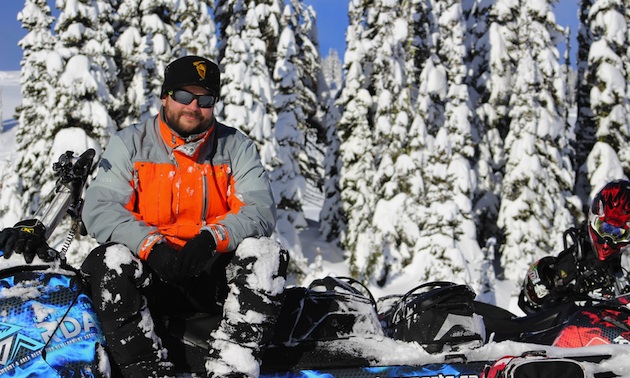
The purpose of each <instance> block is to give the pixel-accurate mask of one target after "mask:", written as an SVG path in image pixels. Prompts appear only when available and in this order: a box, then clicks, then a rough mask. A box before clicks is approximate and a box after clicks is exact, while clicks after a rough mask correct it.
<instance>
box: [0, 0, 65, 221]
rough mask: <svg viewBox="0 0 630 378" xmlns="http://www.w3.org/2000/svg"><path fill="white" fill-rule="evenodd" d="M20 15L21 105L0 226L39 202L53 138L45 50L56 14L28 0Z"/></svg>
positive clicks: (4, 178) (51, 40)
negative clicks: (22, 30)
mask: <svg viewBox="0 0 630 378" xmlns="http://www.w3.org/2000/svg"><path fill="white" fill-rule="evenodd" d="M18 20H19V21H20V22H21V23H22V27H23V28H25V29H26V30H27V34H26V35H25V36H24V38H22V39H21V40H20V42H19V45H20V47H22V50H23V58H22V61H21V62H20V66H21V72H20V84H21V86H22V104H21V105H20V106H18V107H17V109H16V112H17V114H18V115H19V123H18V126H17V131H16V149H17V151H16V159H15V160H14V161H13V162H12V163H11V168H10V169H7V170H6V171H5V172H3V175H2V183H3V185H2V190H1V191H0V194H1V198H2V200H3V202H2V206H1V207H0V215H2V217H3V219H4V222H5V224H4V226H5V227H6V226H13V224H14V223H15V222H17V221H18V220H20V219H21V218H23V217H24V216H28V215H30V214H32V213H33V212H34V211H35V210H36V209H37V207H38V206H39V203H40V198H39V192H40V189H41V184H42V181H40V177H41V176H42V173H43V171H44V170H45V169H46V167H47V165H48V161H46V159H47V158H48V154H47V152H48V150H49V149H50V145H51V140H50V139H51V137H52V135H50V133H49V130H48V127H47V125H48V122H49V120H48V115H49V112H50V105H51V104H52V103H54V100H53V99H52V98H51V95H52V93H53V89H52V87H51V83H52V78H51V76H50V74H49V71H48V70H47V58H48V54H49V53H50V52H51V51H52V50H53V48H54V44H55V37H54V36H53V35H52V32H51V26H52V23H53V21H54V18H53V17H52V15H51V10H50V7H49V6H48V4H47V2H46V0H27V1H26V2H25V3H24V8H23V10H22V11H21V12H20V13H19V14H18Z"/></svg>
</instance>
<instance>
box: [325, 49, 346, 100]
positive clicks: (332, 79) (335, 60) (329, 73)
mask: <svg viewBox="0 0 630 378" xmlns="http://www.w3.org/2000/svg"><path fill="white" fill-rule="evenodd" d="M322 73H323V74H324V79H325V80H326V84H327V85H328V88H329V89H330V97H335V95H336V94H337V92H338V91H339V90H340V89H341V85H342V83H343V76H342V63H341V59H340V58H339V52H338V51H337V50H335V49H330V50H328V55H327V56H326V58H324V61H323V62H322Z"/></svg>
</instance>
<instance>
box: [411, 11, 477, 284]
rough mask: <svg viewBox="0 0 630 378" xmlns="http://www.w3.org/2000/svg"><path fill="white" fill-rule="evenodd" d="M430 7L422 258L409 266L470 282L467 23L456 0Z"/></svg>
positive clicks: (423, 86) (422, 95)
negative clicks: (439, 110) (432, 39)
mask: <svg viewBox="0 0 630 378" xmlns="http://www.w3.org/2000/svg"><path fill="white" fill-rule="evenodd" d="M429 9H430V13H427V16H428V19H429V20H430V22H429V31H430V33H431V34H433V35H434V36H435V38H434V41H435V43H434V44H429V45H428V48H429V51H428V56H429V59H428V60H427V62H426V63H425V66H424V68H423V70H422V74H421V76H420V88H419V96H418V101H419V111H420V115H421V117H422V118H424V119H423V122H422V123H423V124H424V125H426V128H427V131H428V133H429V134H430V136H431V137H430V138H429V140H428V141H427V147H426V149H425V154H424V157H423V158H422V161H424V162H425V164H423V168H422V182H423V187H424V193H423V196H422V201H421V205H422V210H421V211H420V212H419V213H420V214H421V217H422V218H420V219H419V220H418V223H419V226H420V237H419V238H418V241H417V252H416V255H417V256H422V259H423V260H422V261H416V262H415V263H414V265H415V267H414V270H415V271H416V272H418V273H419V274H420V275H421V277H424V278H426V279H447V278H449V277H450V279H451V280H453V279H455V280H458V281H464V282H471V281H472V280H473V276H472V272H470V271H468V270H467V267H470V268H474V259H479V254H480V250H479V248H478V247H476V243H475V242H474V241H475V239H476V233H475V231H474V230H475V225H474V221H473V219H472V202H471V199H472V195H473V193H474V192H475V190H476V177H475V174H474V172H473V170H472V168H471V163H470V162H471V161H472V159H473V157H474V156H476V150H475V145H476V143H477V141H478V135H477V132H476V130H475V129H474V127H473V126H474V124H473V123H472V109H471V103H470V98H469V93H468V88H467V85H466V75H467V67H466V65H465V62H466V61H465V59H466V58H467V51H466V44H465V42H466V41H465V36H466V27H465V25H466V22H465V19H464V13H463V8H462V4H461V2H460V1H436V2H434V3H433V5H432V7H431V8H429ZM434 107H438V108H439V109H443V110H442V111H441V114H438V113H434V112H432V110H431V109H432V108H434ZM420 130H421V129H420ZM471 232H472V234H471ZM471 241H472V243H471ZM443 275H447V276H443Z"/></svg>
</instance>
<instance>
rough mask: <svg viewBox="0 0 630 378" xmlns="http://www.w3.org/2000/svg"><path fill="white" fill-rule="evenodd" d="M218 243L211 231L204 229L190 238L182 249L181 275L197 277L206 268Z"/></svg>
mask: <svg viewBox="0 0 630 378" xmlns="http://www.w3.org/2000/svg"><path fill="white" fill-rule="evenodd" d="M216 249H217V243H216V242H215V241H214V236H212V234H211V233H210V231H206V230H203V231H201V232H200V233H199V235H197V236H195V237H194V238H192V239H190V240H189V241H188V242H187V243H186V245H184V248H182V250H181V252H180V253H181V257H182V259H181V264H180V267H179V269H180V272H181V275H183V276H186V277H196V276H198V275H199V274H201V272H202V271H203V270H204V268H205V266H206V263H208V261H209V260H210V259H211V258H212V256H214V254H215V253H216Z"/></svg>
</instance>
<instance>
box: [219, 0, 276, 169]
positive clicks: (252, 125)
mask: <svg viewBox="0 0 630 378" xmlns="http://www.w3.org/2000/svg"><path fill="white" fill-rule="evenodd" d="M215 14H216V21H217V22H218V24H219V25H220V29H219V39H220V41H221V43H220V45H219V60H220V64H221V66H222V68H223V75H222V83H223V84H222V89H221V97H222V104H221V105H222V106H221V107H220V108H217V110H218V113H219V114H218V117H219V118H220V119H222V120H223V121H224V122H225V123H227V124H228V125H230V126H233V127H236V128H238V129H239V130H241V131H243V132H244V133H245V134H248V135H249V136H250V137H251V138H252V139H253V140H254V141H255V142H256V144H257V145H258V147H259V149H261V154H262V156H261V157H262V159H263V163H264V164H269V162H270V161H271V159H272V155H269V154H266V151H264V147H263V146H264V145H265V143H270V141H271V138H272V132H271V129H272V124H273V123H274V122H275V120H276V115H275V113H274V107H273V79H272V77H271V76H272V70H273V67H274V64H275V60H273V59H271V57H272V56H274V55H275V53H276V50H275V46H276V45H277V38H278V36H279V33H280V30H279V28H280V21H279V16H280V8H279V6H278V3H277V2H276V1H272V0H257V1H249V2H244V1H235V0H220V1H218V2H217V6H216V11H215ZM267 148H270V150H271V151H272V150H273V148H272V147H271V146H267Z"/></svg>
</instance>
